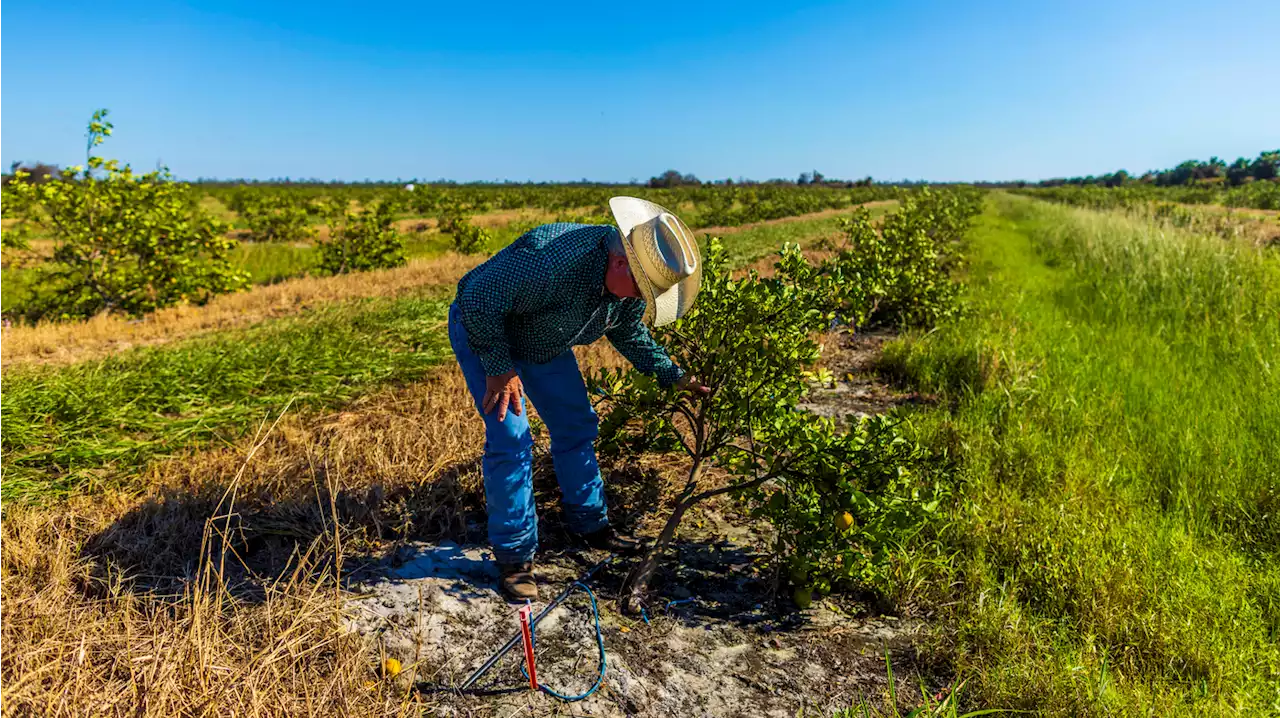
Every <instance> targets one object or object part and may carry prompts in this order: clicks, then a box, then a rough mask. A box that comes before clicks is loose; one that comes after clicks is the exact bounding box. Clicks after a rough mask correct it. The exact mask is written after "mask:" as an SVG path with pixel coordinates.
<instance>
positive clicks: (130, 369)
mask: <svg viewBox="0 0 1280 718" xmlns="http://www.w3.org/2000/svg"><path fill="white" fill-rule="evenodd" d="M446 295H447V291H446V288H428V291H427V292H426V295H425V296H421V297H409V298H404V299H397V300H383V299H373V300H363V301H352V302H344V303H339V304H334V305H330V306H327V307H325V308H322V309H318V310H315V311H313V312H310V313H307V314H304V315H302V316H299V317H296V318H288V319H281V320H276V321H272V322H268V323H265V324H262V325H259V326H256V327H251V328H249V329H245V330H235V331H229V332H220V333H216V334H211V335H208V336H205V337H201V338H198V339H193V340H188V341H184V342H179V343H176V344H171V345H167V346H162V347H154V348H143V349H137V350H133V351H128V352H124V353H122V354H118V355H115V356H112V357H109V358H107V359H102V360H95V361H88V362H81V363H78V364H73V365H69V366H64V367H56V368H48V369H46V368H38V367H37V368H31V369H25V368H24V369H16V370H13V371H10V372H7V373H6V374H5V377H4V381H5V387H4V389H5V390H4V395H3V398H2V399H0V405H2V406H3V417H4V419H3V422H4V437H3V447H4V460H3V461H4V463H3V466H4V484H3V489H2V493H3V497H4V499H5V500H6V501H8V500H11V499H19V500H23V501H41V500H47V499H50V498H55V497H57V496H61V495H66V494H69V493H76V492H83V491H89V490H93V489H94V488H95V487H97V486H100V485H102V484H104V483H105V484H118V482H119V481H123V480H125V478H124V477H125V476H127V475H128V474H129V473H130V472H131V471H136V470H137V469H139V468H140V467H141V466H142V465H144V464H145V463H146V462H147V461H149V460H151V459H154V458H157V457H160V456H163V455H166V454H170V453H173V452H177V451H180V450H182V449H188V448H192V447H196V446H199V445H201V444H205V443H208V442H210V441H216V440H219V439H223V440H232V439H234V438H236V437H237V436H239V435H241V434H242V433H243V432H244V431H246V430H248V429H249V428H250V427H252V426H255V425H257V424H258V423H259V422H261V421H263V420H264V419H268V418H270V417H273V416H275V415H277V414H278V413H279V412H281V411H282V410H283V409H284V408H285V407H286V406H291V407H294V408H299V409H306V408H315V407H326V406H336V405H339V404H342V403H344V402H346V401H348V400H350V399H352V398H353V397H355V396H358V395H360V394H361V393H364V392H366V391H368V390H370V389H371V388H373V387H377V386H381V385H384V384H388V383H392V382H402V381H409V380H412V379H415V378H418V377H420V376H422V375H423V373H424V372H425V371H427V370H428V369H429V368H431V367H432V366H435V365H436V364H438V363H440V362H441V361H443V360H444V359H445V358H447V357H449V356H450V352H449V348H448V343H447V340H446V339H445V335H444V332H443V329H442V327H443V322H444V316H445V309H446V307H447V300H446V299H445V298H444V297H445V296H446Z"/></svg>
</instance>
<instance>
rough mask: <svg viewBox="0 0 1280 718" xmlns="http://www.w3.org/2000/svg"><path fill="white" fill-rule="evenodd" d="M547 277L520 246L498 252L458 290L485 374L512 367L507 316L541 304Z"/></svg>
mask: <svg viewBox="0 0 1280 718" xmlns="http://www.w3.org/2000/svg"><path fill="white" fill-rule="evenodd" d="M546 277H547V273H546V272H544V271H543V270H542V268H541V266H540V262H539V258H538V257H537V256H536V255H534V254H532V253H530V252H525V251H520V250H512V251H507V252H499V253H498V254H496V255H494V256H493V258H492V259H490V260H489V261H488V262H486V263H485V267H484V271H483V272H480V273H479V274H477V275H476V276H475V277H473V278H472V280H471V281H470V282H468V283H467V286H466V289H464V290H463V291H462V292H460V293H459V294H458V297H457V300H456V302H457V304H458V313H459V315H460V316H461V319H462V326H463V327H465V328H466V330H467V343H468V344H469V345H470V346H471V351H473V352H475V353H476V355H477V356H478V357H480V364H481V366H483V367H484V373H485V375H486V376H499V375H501V374H506V373H507V372H510V371H514V370H515V364H514V363H512V361H511V348H510V346H509V345H508V344H507V327H506V321H507V316H509V315H511V314H525V313H529V312H533V311H536V310H537V309H538V308H540V307H541V305H542V304H543V302H545V300H546V298H547V296H548V291H547V289H548V288H547V286H546Z"/></svg>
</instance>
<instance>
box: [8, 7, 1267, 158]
mask: <svg viewBox="0 0 1280 718" xmlns="http://www.w3.org/2000/svg"><path fill="white" fill-rule="evenodd" d="M1278 26H1280V2H1276V0H1251V1H1240V2H1232V1H1229V0H1228V1H1225V2H1207V1H1206V0H1195V1H1194V2H1185V1H1183V0H1173V1H1170V0H1142V1H1140V2H1123V1H1120V0H1107V1H1105V2H1095V1H1094V0H1082V1H1075V2H1037V1H1034V0H1018V1H1016V2H928V1H921V2H914V3H893V4H889V3H873V2H863V3H813V4H808V5H804V6H802V5H801V4H799V3H787V2H767V1H765V2H755V1H753V0H739V1H738V2H731V3H715V4H713V3H703V2H695V1H690V0H685V1H684V2H678V3H667V2H630V3H628V2H616V1H615V2H591V3H580V4H569V3H560V4H557V3H543V2H528V1H527V0H526V1H524V2H517V3H505V2H474V1H473V2H447V3H433V2H415V3H404V4H402V5H399V6H396V5H395V4H392V3H377V2H363V3H354V2H332V3H331V2H307V3H296V4H295V3H277V2H272V1H271V0H256V1H254V2H242V1H239V0H231V1H226V2H193V3H186V4H179V3H172V2H160V1H157V2H129V1H120V2H111V3H101V2H96V3H82V2H76V1H72V0H61V1H59V2H48V1H45V0H27V1H26V2H18V1H17V0H14V1H11V2H7V3H5V5H4V16H3V24H2V25H0V33H2V36H0V41H2V42H0V67H3V82H2V83H0V108H2V111H3V116H2V121H0V161H2V162H3V163H4V165H5V166H6V167H7V166H8V164H9V163H10V162H12V161H14V160H43V161H47V162H54V163H58V164H73V163H80V162H82V161H83V135H84V126H85V124H86V122H87V120H88V118H89V115H90V114H91V113H92V111H93V110H94V109H95V108H97V107H108V108H110V109H111V119H112V120H114V121H115V123H116V135H115V136H114V137H113V138H112V139H111V140H109V141H108V143H107V145H106V146H105V148H104V149H105V152H104V154H105V155H106V156H108V157H118V158H120V159H123V160H126V161H129V162H132V163H133V164H134V165H135V167H140V168H147V169H149V168H151V167H153V166H155V164H156V162H157V160H162V161H163V162H164V163H165V164H167V165H168V166H169V167H170V168H171V169H172V171H173V172H174V173H175V174H176V175H178V176H179V177H184V178H196V177H223V178H229V177H257V178H264V179H265V178H270V177H284V176H289V177H294V178H300V177H318V178H322V179H333V178H336V179H348V180H355V179H363V178H374V179H395V178H406V179H407V178H411V177H419V178H424V179H428V178H429V179H433V178H438V177H446V178H453V179H457V180H460V181H469V180H494V179H512V180H538V181H540V180H573V179H579V178H583V177H587V178H591V179H597V180H620V181H625V180H628V179H631V178H639V179H645V178H648V177H649V176H651V175H654V174H658V173H660V172H662V171H663V170H665V169H668V168H675V169H678V170H680V171H682V172H692V173H694V174H696V175H698V176H699V177H700V178H702V179H715V178H724V177H735V178H736V177H744V176H745V177H751V178H755V179H766V178H769V177H784V176H785V177H794V176H796V175H797V174H799V173H800V172H802V171H805V170H810V169H814V168H816V169H818V170H820V171H822V172H823V173H825V174H827V175H828V176H834V177H842V178H849V177H861V176H865V175H868V174H869V175H872V176H873V177H876V178H877V179H928V180H937V181H947V180H974V179H986V180H997V179H1018V178H1023V179H1039V178H1044V177H1054V176H1065V175H1078V174H1093V173H1100V172H1103V171H1107V170H1111V169H1118V168H1125V169H1128V170H1129V171H1130V172H1135V173H1137V172H1141V171H1143V170H1146V169H1153V168H1164V167H1168V166H1171V165H1173V164H1176V163H1177V162H1179V161H1181V160H1184V159H1188V158H1200V159H1205V158H1207V157H1208V156H1210V155H1219V156H1222V157H1224V158H1227V159H1228V161H1230V160H1231V159H1234V158H1235V157H1236V156H1239V155H1247V156H1249V157H1253V156H1254V155H1256V154H1257V153H1258V152H1259V151H1261V150H1264V149H1274V148H1276V147H1277V146H1280V80H1277V76H1278V73H1280V43H1277V42H1276V41H1275V28H1276V27H1278Z"/></svg>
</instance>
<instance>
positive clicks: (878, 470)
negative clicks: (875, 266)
mask: <svg viewBox="0 0 1280 718" xmlns="http://www.w3.org/2000/svg"><path fill="white" fill-rule="evenodd" d="M703 268H704V278H703V285H702V289H701V291H700V293H699V295H698V304H697V306H696V308H695V309H694V310H693V311H691V312H690V313H689V314H688V315H687V316H686V317H684V318H682V319H680V320H679V321H677V322H674V323H672V324H670V325H667V326H664V327H661V328H658V329H656V330H655V334H656V335H657V339H658V341H660V342H662V343H663V344H664V345H665V346H667V347H668V350H669V351H670V352H671V354H672V357H673V359H675V361H676V362H677V363H678V364H679V365H680V366H682V367H683V368H684V369H685V370H686V371H689V372H691V373H692V374H694V375H695V376H697V377H698V379H699V381H701V382H702V383H703V384H705V385H706V386H707V387H709V388H710V392H709V393H708V394H705V395H702V394H689V393H683V392H680V391H677V390H675V389H663V388H661V387H659V386H658V385H657V383H656V382H655V381H654V380H653V379H651V378H650V377H647V376H645V375H643V374H640V373H638V372H636V371H634V370H625V371H624V370H604V371H600V372H597V373H595V374H593V375H592V377H591V382H592V386H593V388H594V390H595V391H596V392H597V393H599V394H603V395H604V396H606V397H608V398H609V399H610V400H611V401H610V403H609V408H608V410H607V412H606V413H605V415H604V417H603V419H602V422H601V436H602V449H604V450H608V449H610V448H623V447H629V448H632V449H642V448H665V447H666V446H678V447H679V448H680V449H682V450H683V451H684V452H685V454H687V456H688V457H689V460H690V465H689V470H688V473H687V475H686V477H685V480H684V485H683V487H682V488H681V490H680V492H679V494H678V495H677V497H676V499H675V503H674V505H673V506H672V511H671V515H670V517H669V518H668V519H667V521H666V523H665V525H664V526H663V529H662V531H661V533H660V534H659V536H658V539H657V541H656V542H655V544H654V546H653V547H652V549H651V550H650V551H649V552H648V553H647V554H646V555H645V556H644V557H643V558H642V559H641V560H640V562H639V563H637V565H636V566H635V567H634V568H633V569H632V570H631V572H630V573H629V575H628V576H627V580H626V582H625V583H624V588H623V599H622V600H623V603H622V608H623V610H624V611H627V612H632V613H634V612H636V611H638V610H639V609H640V608H641V607H642V606H643V605H644V601H645V596H646V593H647V590H648V586H649V583H650V581H651V579H652V577H653V575H654V572H655V571H656V569H657V566H658V562H659V560H660V558H661V556H662V555H663V554H664V553H665V552H666V550H667V549H668V548H669V546H670V544H671V542H672V541H673V540H674V538H675V536H676V532H677V530H678V528H679V525H680V523H681V521H682V520H683V518H684V516H685V514H686V513H687V512H688V510H689V509H690V508H691V507H692V506H694V505H695V504H697V503H699V502H701V501H705V500H706V499H709V498H712V497H714V496H718V495H721V494H727V493H732V494H737V495H739V496H742V497H743V498H745V499H747V500H748V501H750V502H751V503H752V504H753V506H754V508H755V511H756V512H757V513H758V514H759V515H761V516H767V517H769V518H770V519H772V520H774V521H775V522H777V523H778V524H779V527H780V528H785V529H786V531H787V532H791V531H797V530H799V531H802V532H803V534H802V535H800V534H797V535H794V536H792V537H789V538H788V539H787V540H786V541H785V542H784V544H783V549H784V550H785V551H787V552H789V553H792V554H796V553H798V552H804V554H805V555H803V556H802V557H800V558H798V559H796V560H794V561H792V565H793V566H794V567H796V568H797V569H803V571H804V576H805V579H804V580H805V581H806V582H808V581H809V576H810V575H811V574H813V575H815V576H816V574H817V569H818V568H820V567H834V566H835V564H834V563H833V562H834V561H835V558H834V556H835V555H847V557H848V560H847V561H846V562H845V563H843V564H841V565H842V566H844V567H847V570H846V571H845V573H844V574H842V575H845V576H849V577H852V576H853V575H854V574H856V573H859V572H862V571H865V570H866V567H867V566H868V565H869V564H868V561H872V560H874V559H875V557H877V556H879V557H880V558H883V556H884V553H883V552H882V551H878V548H877V547H871V548H870V549H868V548H866V547H865V546H860V544H857V543H856V542H850V541H847V540H846V541H845V545H846V548H847V549H848V551H847V552H844V554H840V553H838V552H837V553H834V554H833V553H831V549H832V547H833V546H834V544H833V543H831V541H830V540H829V539H830V537H827V539H821V538H818V537H814V536H813V535H812V534H813V531H812V528H813V526H814V525H816V524H815V521H814V519H813V517H814V516H815V515H827V516H837V515H843V513H844V512H845V511H850V512H857V515H858V516H862V517H864V523H863V524H862V525H863V526H866V527H867V530H868V531H869V532H870V531H874V530H875V528H876V527H878V526H881V525H882V524H883V523H884V522H883V521H881V519H880V518H878V517H882V516H884V515H887V514H889V513H891V512H892V509H890V508H889V505H890V503H891V502H892V501H899V502H901V500H902V499H901V497H900V496H898V497H894V496H890V494H892V493H893V490H896V489H897V488H899V487H896V486H894V485H893V484H892V482H890V481H888V480H886V478H885V477H886V476H888V475H890V474H894V473H895V472H900V471H901V470H903V469H904V467H905V465H906V464H907V463H909V462H912V461H915V460H916V459H917V458H918V455H917V452H918V450H916V449H914V448H909V447H910V445H908V444H907V443H906V442H904V441H901V440H900V437H898V436H897V434H896V432H895V431H894V430H893V428H892V427H891V426H890V425H888V424H885V423H883V422H864V423H859V424H857V425H855V426H854V427H853V429H852V430H850V431H836V429H835V426H834V425H833V424H832V422H830V421H829V420H826V419H821V418H819V417H816V416H814V415H812V414H809V413H807V412H802V411H800V410H798V409H797V404H798V402H799V401H800V399H801V398H802V397H803V396H804V395H805V394H806V393H807V392H808V390H809V389H808V387H809V379H810V378H811V376H812V371H811V370H812V367H813V365H814V363H815V362H816V361H817V359H818V357H819V354H820V345H819V343H818V341H817V340H816V337H817V336H819V335H820V333H821V332H823V331H824V330H826V329H827V328H828V326H829V324H830V322H831V320H832V318H833V317H834V313H833V312H832V311H831V307H832V306H833V299H832V297H831V295H830V291H831V286H832V285H831V284H830V282H826V281H822V277H821V269H820V267H816V266H814V265H812V264H810V263H809V262H808V261H807V260H806V259H805V258H804V256H803V255H802V254H801V253H800V251H799V249H798V248H796V247H789V248H787V249H786V250H784V252H783V254H782V256H781V258H780V260H779V261H778V263H777V265H776V267H775V269H776V273H775V274H774V276H772V277H761V276H759V275H758V274H756V273H754V272H753V273H750V274H749V275H747V276H746V277H744V278H741V279H734V278H733V277H732V276H731V275H730V273H729V272H728V269H727V264H726V256H725V251H724V247H723V245H722V244H721V243H720V242H719V241H718V240H712V241H711V242H710V244H709V247H708V251H707V253H706V257H705V258H704V262H703ZM713 465H714V466H718V467H720V468H721V469H723V470H725V471H727V473H728V476H729V479H728V480H727V481H724V480H722V476H721V478H718V479H716V480H710V479H709V478H708V469H709V468H710V467H711V466H713ZM897 475H903V474H901V473H899V474H897ZM830 525H831V524H830V521H825V522H822V526H823V528H825V529H828V530H829V528H830ZM849 530H850V531H851V530H852V523H851V525H850V528H849ZM828 532H829V531H828ZM784 533H785V532H784ZM873 537H875V535H874V534H872V533H867V534H866V535H865V537H864V538H868V539H870V538H873ZM842 538H843V539H848V538H849V534H847V533H846V534H844V535H842ZM858 552H860V553H858ZM829 554H830V555H829ZM826 580H827V583H826V584H823V585H824V586H825V585H829V584H830V583H831V581H832V580H833V579H826ZM806 585H807V583H806Z"/></svg>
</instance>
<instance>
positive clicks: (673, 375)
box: [605, 301, 684, 386]
mask: <svg viewBox="0 0 1280 718" xmlns="http://www.w3.org/2000/svg"><path fill="white" fill-rule="evenodd" d="M643 318H644V302H643V301H629V302H627V306H626V307H625V308H624V309H623V312H622V316H621V317H620V319H621V323H619V324H618V325H617V326H615V327H614V328H613V329H610V330H609V331H608V333H606V334H605V336H607V337H609V343H611V344H613V346H614V348H615V349H617V350H618V353H620V354H622V356H624V357H626V358H627V361H629V362H631V365H632V366H634V367H635V368H636V369H639V370H640V371H641V372H642V373H645V374H648V375H650V376H653V377H657V379H658V383H659V384H661V385H662V386H671V385H672V384H675V383H676V382H678V381H680V379H681V378H683V377H684V371H683V370H681V369H680V367H678V366H676V365H675V362H673V361H671V357H670V356H669V355H668V354H667V350H666V349H663V348H662V347H660V346H658V343H657V342H655V341H654V340H653V337H652V336H650V335H649V329H648V328H647V327H645V325H644V322H643Z"/></svg>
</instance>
